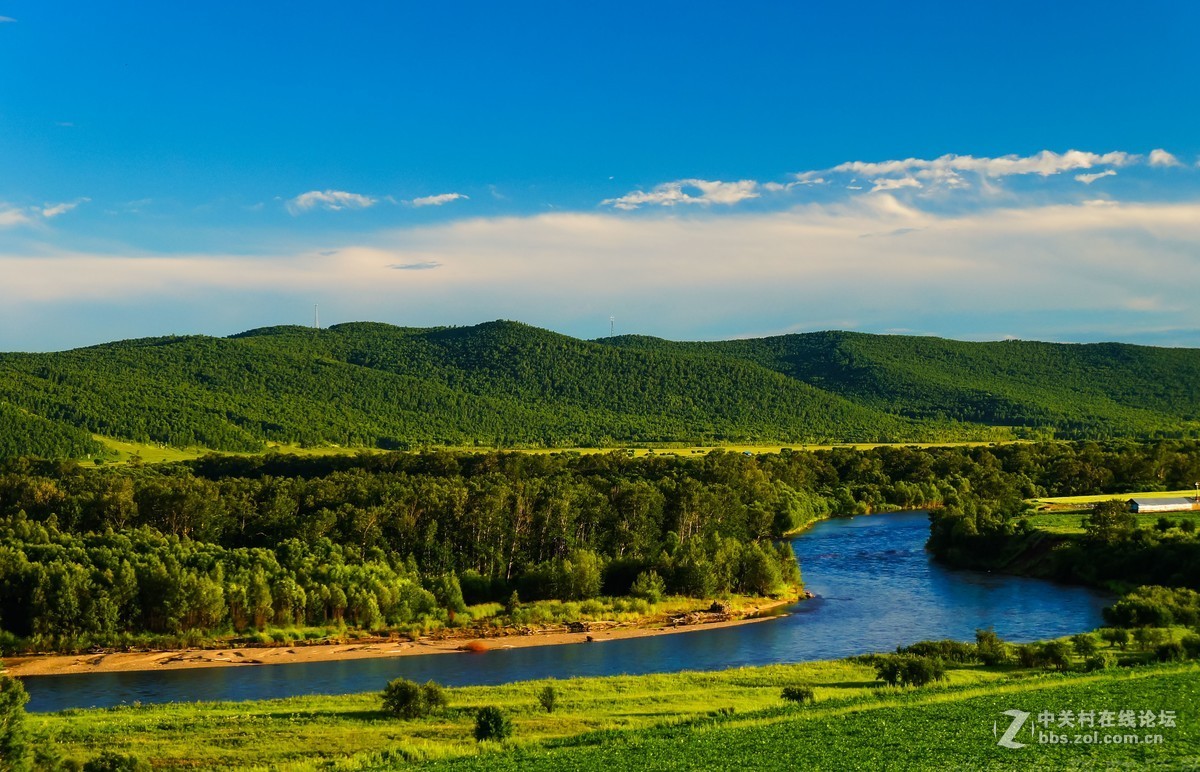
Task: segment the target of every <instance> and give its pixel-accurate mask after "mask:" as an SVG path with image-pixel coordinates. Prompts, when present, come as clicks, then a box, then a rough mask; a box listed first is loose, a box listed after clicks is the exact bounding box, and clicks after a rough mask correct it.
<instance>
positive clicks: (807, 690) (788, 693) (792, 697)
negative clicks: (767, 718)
mask: <svg viewBox="0 0 1200 772" xmlns="http://www.w3.org/2000/svg"><path fill="white" fill-rule="evenodd" d="M780 696H781V697H783V698H784V699H785V700H787V701H788V702H798V703H800V704H801V705H803V704H804V703H806V702H816V699H817V698H816V695H815V694H813V690H812V688H811V687H808V686H785V687H783V694H781V695H780Z"/></svg>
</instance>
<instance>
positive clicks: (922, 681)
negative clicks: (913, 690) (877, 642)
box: [875, 654, 946, 686]
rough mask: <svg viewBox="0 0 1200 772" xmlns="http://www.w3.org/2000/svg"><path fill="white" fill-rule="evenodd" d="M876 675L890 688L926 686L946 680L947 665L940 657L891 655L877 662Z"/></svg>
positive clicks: (880, 658) (879, 658)
mask: <svg viewBox="0 0 1200 772" xmlns="http://www.w3.org/2000/svg"><path fill="white" fill-rule="evenodd" d="M875 673H876V677H878V678H879V680H880V681H883V682H884V683H886V684H887V685H888V686H925V685H926V684H930V683H933V682H934V681H943V680H945V678H946V664H945V663H944V662H943V661H942V660H941V659H940V658H938V657H916V656H913V655H911V654H889V655H886V656H881V657H878V658H876V660H875Z"/></svg>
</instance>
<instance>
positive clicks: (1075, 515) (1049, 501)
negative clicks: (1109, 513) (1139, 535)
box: [1029, 490, 1200, 534]
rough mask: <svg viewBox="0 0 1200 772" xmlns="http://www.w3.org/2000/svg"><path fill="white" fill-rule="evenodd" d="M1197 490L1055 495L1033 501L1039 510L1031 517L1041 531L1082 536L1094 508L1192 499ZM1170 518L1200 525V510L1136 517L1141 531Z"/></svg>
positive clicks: (1155, 513) (1033, 524) (1147, 514)
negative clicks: (1111, 503) (1116, 502)
mask: <svg viewBox="0 0 1200 772" xmlns="http://www.w3.org/2000/svg"><path fill="white" fill-rule="evenodd" d="M1194 495H1195V491H1194V490H1180V491H1147V492H1144V493H1122V494H1111V493H1110V494H1097V495H1092V496H1055V497H1050V498H1042V499H1033V500H1032V502H1031V503H1033V504H1034V505H1035V506H1037V508H1038V512H1037V514H1036V515H1032V516H1030V517H1029V523H1030V525H1032V526H1034V527H1035V528H1038V529H1039V530H1042V531H1046V532H1048V533H1054V534H1082V533H1083V532H1084V529H1083V520H1084V518H1085V517H1087V515H1088V512H1090V511H1091V510H1090V505H1091V504H1095V503H1098V502H1101V501H1109V500H1111V499H1122V500H1124V499H1131V498H1179V497H1187V498H1191V497H1192V496H1194ZM1161 517H1166V518H1167V519H1169V520H1171V521H1173V522H1182V521H1184V520H1190V521H1192V522H1193V523H1195V524H1196V525H1197V526H1200V511H1192V512H1186V511H1184V512H1151V513H1146V514H1139V515H1135V519H1136V520H1137V527H1138V528H1147V529H1149V528H1154V526H1155V525H1156V524H1157V523H1158V520H1159V518H1161Z"/></svg>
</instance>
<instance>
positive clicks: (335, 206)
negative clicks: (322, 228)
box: [287, 190, 376, 214]
mask: <svg viewBox="0 0 1200 772" xmlns="http://www.w3.org/2000/svg"><path fill="white" fill-rule="evenodd" d="M375 203H376V199H374V198H371V197H370V196H364V195H362V194H360V193H347V192H346V191H344V190H310V191H308V192H307V193H301V194H300V195H298V196H296V197H295V198H293V199H291V200H289V201H288V202H287V208H288V211H289V212H291V213H292V214H299V213H300V212H307V211H309V210H311V209H316V208H320V209H326V210H329V211H331V212H337V211H341V210H343V209H366V208H367V207H370V206H374V205H375Z"/></svg>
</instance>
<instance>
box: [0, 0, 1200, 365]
mask: <svg viewBox="0 0 1200 772" xmlns="http://www.w3.org/2000/svg"><path fill="white" fill-rule="evenodd" d="M159 5H161V6H162V7H161V8H150V9H148V8H146V7H145V4H133V3H116V4H96V3H80V2H61V3H54V4H48V3H39V2H32V1H28V0H0V18H2V19H4V20H3V21H0V72H4V73H6V75H5V77H3V78H0V285H2V286H5V287H7V288H8V290H9V291H8V292H7V293H6V302H5V304H4V305H3V308H2V309H0V349H3V350H46V349H59V348H66V347H71V346H78V345H87V344H91V343H96V342H101V341H105V340H110V339H116V338H123V337H140V336H146V335H158V334H167V333H180V334H185V333H203V334H214V335H225V334H230V333H233V332H238V331H241V330H244V329H248V328H252V327H257V326H263V325H269V324H279V323H306V322H307V321H309V320H310V319H311V313H312V307H313V304H314V303H320V305H321V311H322V313H321V315H322V320H323V321H325V322H337V321H350V320H358V319H371V320H378V321H386V322H391V323H396V324H404V325H417V326H425V325H447V324H459V325H461V324H472V323H476V322H480V321H486V320H490V319H496V318H511V319H519V320H522V321H526V322H529V323H531V324H537V325H539V326H544V327H548V328H551V329H554V330H558V331H561V332H565V333H568V334H572V335H577V336H580V337H598V336H601V335H604V334H607V331H608V319H609V316H615V317H616V319H617V328H618V330H619V331H620V332H640V333H646V334H653V335H661V336H664V337H671V338H677V339H711V338H727V337H738V336H753V335H765V334H776V333H783V332H792V331H805V330H816V329H828V328H849V329H857V330H862V331H867V332H912V333H917V334H937V335H943V336H947V337H955V338H964V339H997V338H1003V337H1009V336H1012V337H1022V338H1039V339H1045V340H1064V341H1094V340H1122V341H1130V342H1141V343H1155V344H1164V345H1183V346H1198V345H1200V310H1197V304H1195V303H1193V302H1192V300H1191V298H1192V296H1193V295H1195V294H1196V291H1197V290H1200V279H1198V277H1200V271H1198V270H1197V269H1198V268H1200V266H1198V265H1197V263H1198V261H1200V167H1198V166H1197V162H1198V161H1200V131H1198V129H1200V106H1198V104H1197V100H1196V99H1195V83H1196V82H1197V76H1198V75H1200V72H1198V70H1200V68H1198V66H1197V65H1198V64H1200V46H1197V45H1195V42H1194V38H1195V31H1196V29H1198V28H1200V6H1196V5H1195V4H1194V3H1190V2H1172V3H1164V2H1158V3H1155V2H1150V3H1139V4H1137V5H1136V6H1133V5H1129V6H1127V7H1126V8H1124V9H1117V8H1115V6H1103V7H1101V6H1097V5H1095V4H1094V3H1089V4H1084V3H1069V2H1061V3H1054V4H1047V3H1044V2H1042V3H1021V2H1006V3H1003V4H983V3H978V4H963V3H895V2H887V3H853V4H851V3H844V4H814V3H784V2H778V3H757V4H750V5H751V6H752V7H750V8H740V7H739V8H735V7H734V6H732V5H730V4H728V3H697V2H688V3H654V4H647V3H637V4H634V3H628V4H623V3H607V4H589V5H587V6H584V4H572V3H561V2H555V3H512V4H504V5H500V4H493V3H443V4H419V5H418V4H409V3H394V2H386V3H385V2H376V3H355V4H328V3H311V2H310V3H305V2H288V3H281V2H261V3H253V4H235V3H227V2H220V1H214V2H208V3H205V4H202V5H196V6H187V7H185V6H182V5H179V4H159ZM113 6H115V7H113ZM247 6H249V7H247ZM646 6H651V9H650V10H647V8H646ZM835 6H836V7H835Z"/></svg>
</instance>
